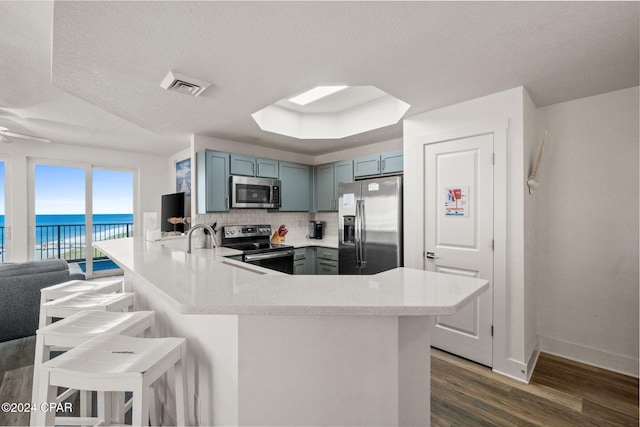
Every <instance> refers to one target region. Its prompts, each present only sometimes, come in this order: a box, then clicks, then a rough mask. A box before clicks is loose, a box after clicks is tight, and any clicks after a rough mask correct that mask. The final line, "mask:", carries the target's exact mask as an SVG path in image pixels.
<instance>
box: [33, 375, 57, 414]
mask: <svg viewBox="0 0 640 427" xmlns="http://www.w3.org/2000/svg"><path fill="white" fill-rule="evenodd" d="M57 393H58V388H57V387H56V386H52V385H49V372H48V371H44V372H41V373H40V380H39V381H38V391H37V396H38V398H37V399H36V400H35V401H34V403H35V404H36V405H37V410H36V411H35V413H32V414H31V415H32V417H31V425H36V426H52V425H54V423H55V418H56V413H55V411H48V410H47V408H45V407H44V406H45V404H49V403H52V402H55V401H56V395H57ZM43 409H44V410H43ZM33 415H35V417H34V416H33ZM34 418H35V419H34ZM34 421H35V422H34Z"/></svg>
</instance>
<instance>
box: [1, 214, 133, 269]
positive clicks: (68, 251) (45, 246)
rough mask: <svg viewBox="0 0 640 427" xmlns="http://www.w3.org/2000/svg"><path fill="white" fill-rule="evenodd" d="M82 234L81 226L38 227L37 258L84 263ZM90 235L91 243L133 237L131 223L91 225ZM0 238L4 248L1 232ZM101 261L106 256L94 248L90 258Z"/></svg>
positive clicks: (84, 229)
mask: <svg viewBox="0 0 640 427" xmlns="http://www.w3.org/2000/svg"><path fill="white" fill-rule="evenodd" d="M85 231H86V227H85V225H84V224H71V225H37V226H36V259H46V258H61V259H64V260H67V261H69V262H80V261H85V260H86V258H87V247H86V243H85ZM91 235H92V236H93V241H94V242H98V241H100V240H110V239H120V238H122V237H131V236H133V224H131V223H112V224H94V225H93V226H92V233H91ZM2 237H3V240H2V243H3V247H4V233H3V234H2ZM103 258H106V256H105V255H104V254H103V253H102V252H100V251H99V250H97V249H93V259H103ZM3 261H4V251H3Z"/></svg>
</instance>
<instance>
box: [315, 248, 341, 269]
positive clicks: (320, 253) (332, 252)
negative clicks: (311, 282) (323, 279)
mask: <svg viewBox="0 0 640 427" xmlns="http://www.w3.org/2000/svg"><path fill="white" fill-rule="evenodd" d="M315 249H316V272H315V274H319V275H337V274H338V250H337V249H333V248H323V247H316V248H315Z"/></svg>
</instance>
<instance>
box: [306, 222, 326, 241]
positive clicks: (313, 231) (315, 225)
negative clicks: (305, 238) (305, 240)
mask: <svg viewBox="0 0 640 427" xmlns="http://www.w3.org/2000/svg"><path fill="white" fill-rule="evenodd" d="M323 228H324V223H323V222H322V221H309V238H310V239H322V234H323V232H322V230H323Z"/></svg>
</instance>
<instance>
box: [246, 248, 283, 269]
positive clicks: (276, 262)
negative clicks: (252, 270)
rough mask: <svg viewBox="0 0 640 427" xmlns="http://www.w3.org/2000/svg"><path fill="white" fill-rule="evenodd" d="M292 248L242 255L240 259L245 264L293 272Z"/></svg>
mask: <svg viewBox="0 0 640 427" xmlns="http://www.w3.org/2000/svg"><path fill="white" fill-rule="evenodd" d="M294 253H295V251H294V250H293V249H287V250H284V251H275V252H264V253H257V254H250V255H244V256H243V257H242V260H243V261H244V262H246V263H247V264H253V265H257V266H260V267H264V268H268V269H271V270H276V271H280V272H282V273H287V274H293V254H294Z"/></svg>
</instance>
